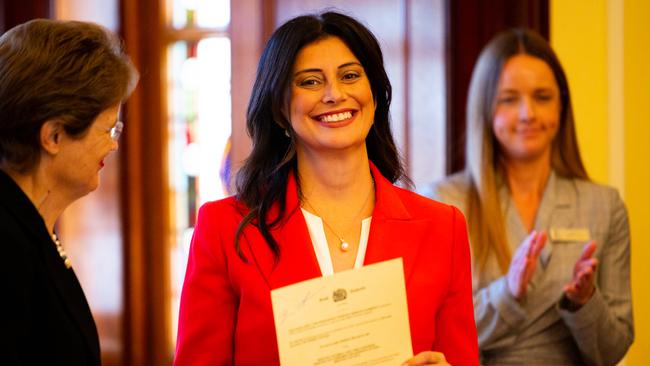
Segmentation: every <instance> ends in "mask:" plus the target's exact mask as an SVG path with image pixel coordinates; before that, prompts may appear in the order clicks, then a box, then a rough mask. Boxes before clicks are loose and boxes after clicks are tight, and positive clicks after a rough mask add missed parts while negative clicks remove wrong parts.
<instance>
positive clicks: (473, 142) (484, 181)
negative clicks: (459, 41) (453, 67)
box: [465, 29, 588, 273]
mask: <svg viewBox="0 0 650 366" xmlns="http://www.w3.org/2000/svg"><path fill="white" fill-rule="evenodd" d="M518 54H526V55H530V56H533V57H536V58H539V59H540V60H542V61H544V62H545V63H546V64H547V65H548V66H549V67H550V68H551V70H552V71H553V75H554V76H555V81H556V82H557V85H558V89H559V91H560V103H561V109H560V126H559V129H558V133H557V135H556V137H555V139H554V140H553V146H552V152H551V167H552V168H553V170H554V171H555V172H556V173H557V174H558V175H560V176H564V177H571V178H580V179H588V176H587V172H586V170H585V168H584V165H583V164H582V158H581V157H580V151H579V149H578V142H577V139H576V132H575V123H574V119H573V109H572V107H571V96H570V93H569V84H568V82H567V78H566V75H565V73H564V70H563V69H562V65H560V61H559V60H558V58H557V56H556V55H555V52H553V50H552V49H551V47H550V45H549V44H548V42H546V40H544V38H542V37H541V36H540V35H538V34H537V33H535V32H533V31H530V30H525V29H512V30H508V31H505V32H503V33H500V34H498V35H497V36H496V37H495V38H493V39H492V40H491V41H490V43H488V45H487V46H486V47H485V48H484V49H483V51H482V52H481V55H480V56H479V59H478V61H477V63H476V65H475V67H474V71H473V73H472V80H471V82H470V87H469V93H468V98H467V143H466V168H465V169H466V174H468V176H469V178H470V179H469V180H470V186H469V192H468V200H467V207H466V212H467V215H468V218H467V219H468V225H469V228H470V239H471V242H472V250H473V255H474V259H475V261H474V264H475V266H476V268H477V269H478V271H479V272H478V273H481V272H482V270H483V269H484V268H485V265H486V263H487V261H488V258H489V256H490V255H495V257H496V260H497V264H498V265H499V267H500V269H501V270H502V272H504V273H505V272H506V271H507V269H508V266H509V264H510V258H511V253H510V250H509V247H508V242H507V238H506V232H505V224H504V219H503V213H502V212H501V207H500V203H499V196H498V187H497V183H496V179H497V172H498V169H499V164H500V161H501V156H500V154H501V151H500V149H499V148H498V143H497V142H496V140H495V137H494V131H493V127H492V126H493V125H492V123H493V119H494V112H495V106H496V101H495V98H496V95H497V85H498V82H499V78H500V76H501V71H502V70H503V66H504V64H505V63H506V62H507V61H508V60H509V59H510V58H511V57H513V56H515V55H518Z"/></svg>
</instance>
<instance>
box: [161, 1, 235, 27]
mask: <svg viewBox="0 0 650 366" xmlns="http://www.w3.org/2000/svg"><path fill="white" fill-rule="evenodd" d="M172 21H173V25H174V28H184V27H191V26H198V27H205V28H220V29H225V28H226V27H227V26H228V24H229V23H230V1H229V0H174V4H173V13H172Z"/></svg>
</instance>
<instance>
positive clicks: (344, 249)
mask: <svg viewBox="0 0 650 366" xmlns="http://www.w3.org/2000/svg"><path fill="white" fill-rule="evenodd" d="M340 248H341V251H342V252H347V251H348V249H350V244H348V242H347V241H343V240H341V246H340Z"/></svg>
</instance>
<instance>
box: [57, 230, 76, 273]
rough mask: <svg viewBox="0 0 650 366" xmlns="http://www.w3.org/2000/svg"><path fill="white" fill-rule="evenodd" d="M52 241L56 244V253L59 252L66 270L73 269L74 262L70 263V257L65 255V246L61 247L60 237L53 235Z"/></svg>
mask: <svg viewBox="0 0 650 366" xmlns="http://www.w3.org/2000/svg"><path fill="white" fill-rule="evenodd" d="M52 241H53V242H54V245H56V251H57V252H59V257H61V259H62V260H63V264H65V268H68V269H70V268H71V267H72V262H70V258H68V255H67V254H66V253H65V250H64V249H63V245H61V241H59V237H58V236H56V234H52Z"/></svg>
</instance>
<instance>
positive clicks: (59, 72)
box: [0, 19, 138, 172]
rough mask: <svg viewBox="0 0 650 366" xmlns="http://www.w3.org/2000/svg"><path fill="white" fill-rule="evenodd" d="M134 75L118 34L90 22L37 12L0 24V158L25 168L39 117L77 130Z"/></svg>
mask: <svg viewBox="0 0 650 366" xmlns="http://www.w3.org/2000/svg"><path fill="white" fill-rule="evenodd" d="M137 81H138V73H137V71H136V70H135V68H134V66H133V64H132V63H131V61H130V59H129V58H128V57H127V56H126V55H125V54H124V52H123V50H122V43H121V41H120V40H119V39H118V38H117V37H116V36H115V35H114V34H113V33H111V32H110V31H108V30H107V29H105V28H103V27H101V26H99V25H97V24H92V23H87V22H78V21H57V20H46V19H36V20H32V21H29V22H27V23H24V24H21V25H18V26H16V27H14V28H12V29H11V30H9V31H7V32H6V33H5V34H4V35H3V36H2V37H0V164H1V165H3V166H8V167H9V168H11V169H14V170H17V171H20V172H26V171H29V170H30V169H32V168H33V167H34V166H35V165H37V164H38V159H39V156H40V149H41V146H40V142H39V133H40V129H41V127H42V125H43V124H44V123H45V122H46V121H48V120H52V119H56V120H59V121H61V122H62V123H63V125H64V129H65V132H66V133H67V134H68V135H70V136H73V137H82V136H83V135H84V134H85V132H86V131H87V129H88V127H89V126H90V125H91V124H92V122H93V121H94V120H95V118H96V117H97V116H98V115H99V114H100V113H101V112H102V111H104V110H106V109H108V108H110V107H111V106H114V105H117V104H119V103H120V102H121V101H122V100H124V99H125V98H126V97H127V96H128V95H129V94H130V93H131V91H132V90H133V89H134V88H135V85H136V84H137Z"/></svg>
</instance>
